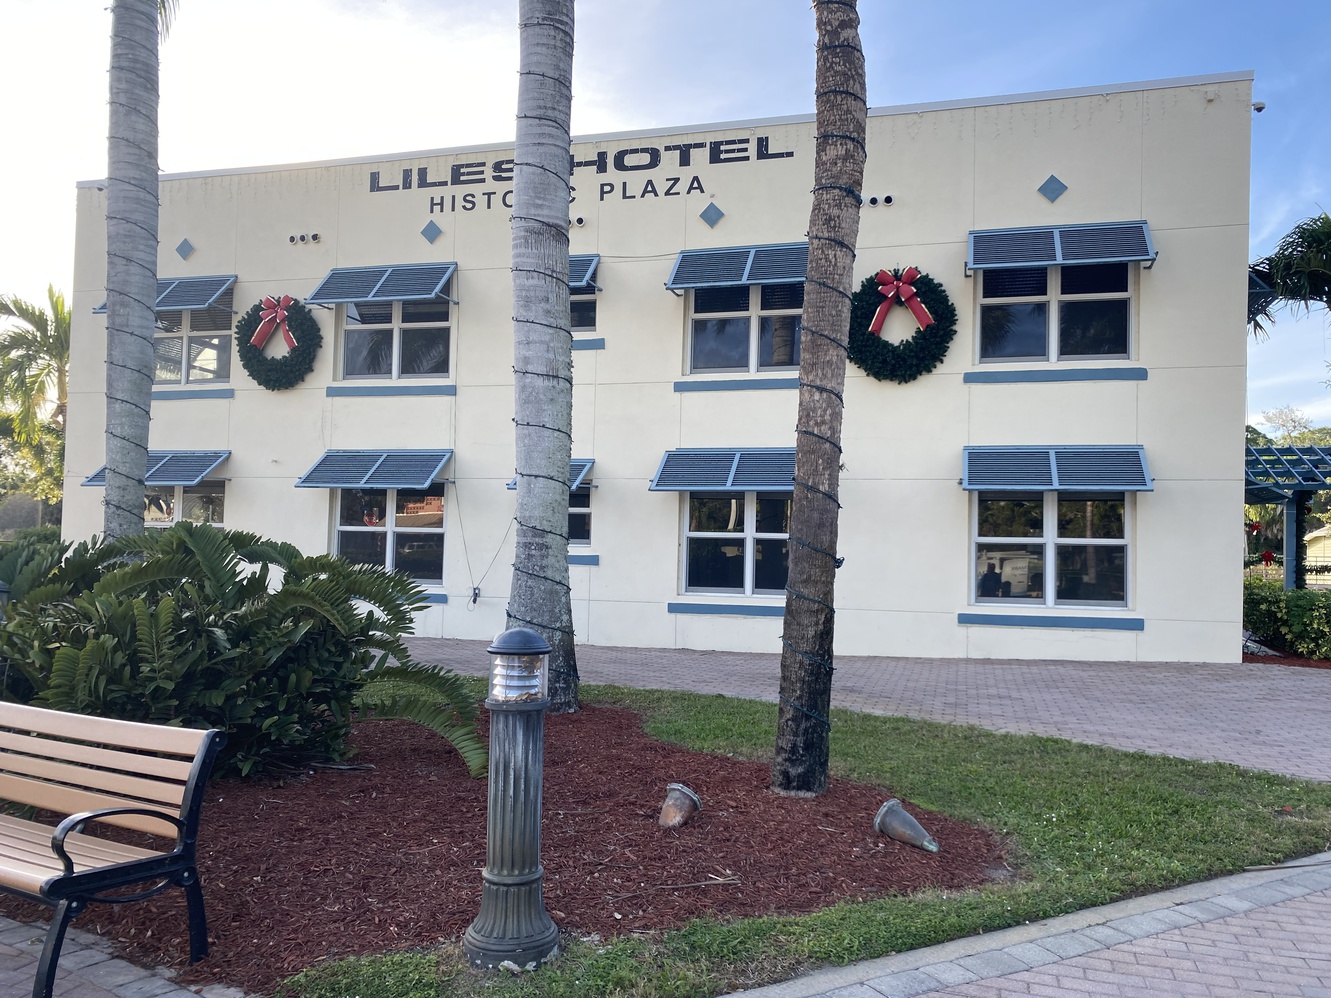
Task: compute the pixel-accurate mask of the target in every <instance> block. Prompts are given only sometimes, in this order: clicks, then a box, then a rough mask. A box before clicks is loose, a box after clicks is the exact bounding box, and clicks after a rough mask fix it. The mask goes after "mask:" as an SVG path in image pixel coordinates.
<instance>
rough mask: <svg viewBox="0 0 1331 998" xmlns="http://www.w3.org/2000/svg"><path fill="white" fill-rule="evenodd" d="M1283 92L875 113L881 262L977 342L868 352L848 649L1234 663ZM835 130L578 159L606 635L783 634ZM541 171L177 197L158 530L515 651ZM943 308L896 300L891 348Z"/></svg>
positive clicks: (600, 622)
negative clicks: (295, 311)
mask: <svg viewBox="0 0 1331 998" xmlns="http://www.w3.org/2000/svg"><path fill="white" fill-rule="evenodd" d="M1251 80H1252V76H1251V74H1250V73H1231V74H1220V75H1216V76H1210V77H1197V78H1188V79H1175V80H1161V81H1154V82H1147V83H1131V84H1121V85H1112V86H1105V87H1094V88H1084V89H1078V90H1068V91H1059V92H1051V93H1035V94H1022V95H1017V96H1008V97H993V98H976V99H971V100H959V101H948V102H939V103H932V104H925V105H914V106H905V107H886V108H876V109H873V110H871V111H870V117H869V122H868V165H867V170H866V176H865V189H864V194H865V204H864V209H863V215H862V223H861V229H860V237H859V248H858V262H857V265H856V280H857V282H858V281H859V280H861V279H863V278H864V277H868V276H870V275H873V274H875V273H877V272H879V271H882V270H887V271H893V270H896V271H898V272H900V271H904V270H906V269H907V268H911V267H914V268H916V269H918V270H919V271H920V272H922V273H923V274H925V275H927V276H928V277H930V278H932V280H933V281H935V282H937V285H938V286H939V287H940V288H941V292H937V291H936V292H935V293H934V294H933V296H932V299H933V301H934V302H935V304H937V302H938V301H939V298H938V295H939V294H942V295H945V296H946V299H947V300H949V301H950V302H951V304H952V305H953V306H954V307H955V310H956V320H955V322H954V323H951V324H950V325H951V326H952V327H953V329H954V332H955V335H954V336H953V338H952V341H951V343H950V345H949V346H948V348H947V351H946V354H945V356H943V358H942V361H941V363H938V364H937V365H936V366H934V367H933V368H932V369H931V370H928V372H927V373H920V374H919V376H918V377H914V378H913V379H912V380H909V381H907V382H905V383H897V382H895V381H887V380H877V379H875V378H873V377H869V376H868V375H867V374H866V372H865V371H864V370H863V369H861V367H859V366H856V365H851V367H850V368H849V372H848V376H847V384H846V392H845V401H846V408H845V426H844V447H845V456H844V470H843V472H842V478H841V482H842V488H841V502H842V504H843V510H842V514H841V541H840V544H841V551H840V553H841V554H842V555H843V556H844V557H845V563H844V565H843V566H842V567H841V569H840V570H839V572H838V576H837V588H836V602H837V635H836V640H837V648H838V651H839V653H841V654H877V655H910V656H938V657H976V658H985V657H1011V658H1029V659H1045V658H1068V659H1108V660H1125V661H1159V660H1196V661H1235V660H1237V659H1238V657H1239V653H1240V630H1241V623H1240V621H1241V607H1240V567H1241V557H1242V545H1241V541H1240V539H1239V530H1238V525H1239V524H1241V522H1242V521H1241V517H1242V502H1243V486H1244V479H1243V463H1242V454H1243V441H1244V435H1243V424H1244V376H1245V298H1244V296H1245V294H1246V287H1245V284H1244V280H1243V275H1244V272H1245V267H1246V264H1247V254H1248V161H1249V133H1250V113H1251ZM813 129H814V123H813V119H812V116H809V115H800V116H793V117H788V118H774V119H765V120H761V121H743V122H726V123H721V124H709V125H697V126H690V127H686V128H678V129H668V130H663V131H640V132H625V133H619V134H614V135H601V136H592V137H588V138H582V139H578V140H577V141H575V143H574V145H573V150H572V183H573V185H574V197H573V201H572V203H571V204H570V205H569V215H570V219H571V222H572V229H571V239H572V250H571V252H572V253H573V254H574V256H573V260H572V268H571V273H570V286H571V290H572V292H573V298H572V306H571V319H572V328H573V337H574V342H573V347H574V350H575V353H574V369H575V372H574V373H575V382H576V383H575V387H574V412H573V420H574V430H573V440H574V442H573V457H574V459H575V460H574V462H573V466H572V467H571V468H570V482H569V528H570V543H569V564H570V573H571V575H572V582H573V608H574V609H573V612H574V620H575V623H576V627H577V632H578V638H579V640H581V641H583V642H589V643H593V644H599V645H622V646H649V647H689V648H712V649H728V650H731V649H733V650H764V651H772V650H776V649H777V648H778V647H779V640H778V639H779V634H780V627H781V615H782V612H783V603H784V597H783V586H784V582H785V566H786V558H787V554H788V552H787V547H788V544H787V520H788V508H789V500H790V496H791V469H792V465H793V447H794V440H795V438H794V425H795V410H796V404H797V395H798V392H797V390H796V389H797V381H798V378H797V367H798V361H799V322H800V309H801V305H802V300H803V285H802V281H803V278H804V267H805V259H806V252H805V248H804V243H803V240H804V238H805V230H806V227H807V223H808V216H809V207H810V200H811V198H810V193H809V191H810V187H811V185H812V172H813ZM512 163H513V152H512V146H511V145H509V146H504V145H494V146H485V147H478V148H468V149H447V150H437V151H429V152H417V153H408V154H401V155H393V156H377V157H365V158H359V159H354V160H339V161H332V162H321V163H307V164H299V165H292V166H268V167H247V168H240V169H226V170H216V171H205V172H198V173H189V174H179V175H166V176H163V177H162V178H161V202H162V210H161V223H160V234H161V254H160V258H159V298H158V303H157V308H158V320H159V328H158V332H157V350H156V357H157V385H156V387H155V388H154V391H153V403H152V431H151V444H150V446H151V450H152V455H151V459H150V461H149V469H150V470H149V473H148V496H147V501H146V503H145V516H146V518H147V520H148V522H149V523H150V524H160V523H169V522H172V521H174V520H179V519H191V520H198V521H204V522H213V523H219V524H224V525H226V526H229V527H243V528H245V529H249V530H254V531H258V532H260V533H263V534H266V535H269V536H273V537H277V538H281V539H283V540H286V541H290V542H292V543H293V544H296V545H297V546H299V547H300V548H302V549H303V550H306V551H310V552H321V551H334V552H340V553H342V554H344V555H346V556H347V557H349V558H351V559H353V560H356V561H361V562H373V563H377V564H384V565H388V566H390V567H393V568H396V569H399V570H401V571H405V572H409V573H410V574H411V575H412V576H413V577H415V578H417V579H418V580H420V582H421V583H422V584H423V585H425V586H426V587H427V589H428V592H429V593H430V601H431V604H432V605H431V606H430V607H429V608H428V610H426V611H425V612H424V613H423V614H422V615H421V618H420V620H419V631H420V633H423V634H430V635H446V636H456V637H468V638H489V637H491V636H493V635H494V633H495V632H497V631H498V630H500V629H501V628H502V627H503V625H504V605H505V602H506V599H507V595H508V589H509V573H510V563H511V560H512V549H513V536H512V529H511V527H512V517H513V505H514V495H515V493H514V492H513V491H512V490H511V489H510V488H509V487H508V486H509V483H510V482H511V480H512V479H513V475H514V458H513V429H512V413H513V379H512V365H513V340H512V321H511V315H512V307H511V299H512V294H511V275H510V269H509V268H510V233H509V209H510V207H511V204H512V191H513V183H512V180H513V168H512ZM78 204H79V211H78V233H77V238H78V249H77V262H76V274H75V293H74V299H73V309H74V324H73V334H72V335H73V349H72V351H71V352H72V362H71V376H70V392H69V416H68V419H69V428H70V429H69V440H68V445H67V457H66V499H65V511H64V530H65V534H66V536H67V537H70V538H83V537H87V536H89V535H91V534H93V533H95V532H97V531H99V530H100V528H101V519H102V509H101V498H102V491H103V490H102V488H101V486H100V484H99V483H100V481H101V479H100V477H99V472H100V470H101V468H102V465H103V464H104V460H105V458H104V444H103V426H104V419H105V399H104V380H105V379H104V364H105V343H106V341H105V324H104V317H103V316H102V315H101V314H99V312H98V306H99V305H100V304H101V303H102V302H103V301H104V300H105V279H104V275H105V223H104V215H105V195H104V193H102V191H101V189H100V186H99V185H98V184H97V183H93V182H90V183H85V184H81V185H80V187H79V191H78ZM869 293H872V289H871V290H870V292H869ZM283 295H289V296H291V297H292V298H293V299H295V300H297V301H299V302H302V303H304V304H305V305H306V307H308V308H309V309H310V311H311V313H312V314H313V316H314V318H315V320H316V322H317V327H318V331H319V333H320V335H321V337H322V343H321V345H320V346H319V348H318V350H317V352H316V353H315V355H314V357H313V368H312V370H310V371H309V373H308V374H307V375H306V376H305V377H304V378H303V380H301V381H300V382H299V383H298V384H296V385H295V386H294V387H289V388H283V389H280V390H269V389H268V388H265V387H263V386H262V385H260V384H259V383H257V382H256V381H255V380H254V379H253V378H252V377H251V376H250V375H249V374H247V373H246V371H245V370H244V369H243V368H242V366H241V364H240V362H239V359H238V350H239V346H240V344H239V343H238V342H237V341H238V339H239V335H238V334H237V331H236V324H237V321H238V319H240V318H241V317H242V316H243V315H245V314H246V313H247V312H248V311H249V310H250V309H251V307H252V306H254V305H255V304H256V303H259V302H260V301H261V300H262V299H263V298H265V297H272V298H274V299H280V297H281V296H283ZM938 325H939V324H937V323H935V324H934V326H933V327H929V328H927V329H926V330H925V331H924V332H919V331H917V323H916V321H915V320H914V318H913V317H912V314H911V312H910V311H908V310H907V309H906V308H901V307H896V308H893V309H891V310H890V313H889V315H888V318H887V322H886V325H885V326H884V328H883V330H882V333H881V335H882V337H883V338H884V339H885V340H886V341H887V342H888V343H900V342H904V341H906V340H910V339H912V337H925V338H928V337H929V336H933V335H937V334H938V333H939V332H940V329H939V328H938ZM248 328H249V327H246V331H247V332H248ZM246 338H247V340H248V339H249V337H248V336H247V337H246ZM288 349H289V347H288V345H287V343H286V342H284V337H283V336H282V335H280V334H279V335H272V336H270V337H269V338H268V339H267V341H266V342H265V343H264V346H263V350H264V356H265V357H266V358H268V359H269V360H273V361H275V360H279V359H280V358H281V357H282V356H283V355H284V354H285V353H286V352H287V351H288ZM915 373H918V372H915Z"/></svg>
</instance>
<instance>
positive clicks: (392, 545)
mask: <svg viewBox="0 0 1331 998" xmlns="http://www.w3.org/2000/svg"><path fill="white" fill-rule="evenodd" d="M337 509H338V516H337V553H338V554H340V555H341V556H342V557H343V558H346V559H347V561H349V562H351V563H352V564H355V565H377V566H379V567H380V568H388V569H393V570H396V571H398V572H402V573H403V574H405V575H408V576H410V577H411V578H413V579H415V580H416V581H417V582H424V583H430V584H435V585H439V584H442V583H443V581H444V483H442V482H436V483H434V484H432V485H430V486H428V487H427V488H424V489H340V490H338V495H337Z"/></svg>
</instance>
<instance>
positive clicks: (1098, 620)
mask: <svg viewBox="0 0 1331 998" xmlns="http://www.w3.org/2000/svg"><path fill="white" fill-rule="evenodd" d="M957 623H958V624H979V625H982V626H988V627H1063V628H1072V629H1075V630H1083V631H1144V630H1146V621H1145V620H1144V619H1143V618H1141V617H1071V616H1069V617H1061V616H1057V615H1055V614H1040V613H959V614H957Z"/></svg>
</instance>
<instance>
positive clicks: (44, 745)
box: [0, 729, 194, 784]
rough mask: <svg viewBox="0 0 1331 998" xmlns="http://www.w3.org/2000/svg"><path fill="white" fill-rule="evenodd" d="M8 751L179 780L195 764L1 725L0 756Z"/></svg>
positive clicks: (185, 776) (182, 780) (186, 777)
mask: <svg viewBox="0 0 1331 998" xmlns="http://www.w3.org/2000/svg"><path fill="white" fill-rule="evenodd" d="M5 752H26V753H28V754H30V755H40V756H45V757H49V758H51V759H63V760H65V761H66V762H76V763H80V764H82V765H85V766H98V767H100V768H102V769H118V770H120V771H121V772H125V773H135V774H137V775H140V776H148V777H156V778H157V779H160V780H174V781H176V782H177V783H180V784H184V782H185V781H186V780H188V779H189V774H190V771H191V770H193V768H194V763H193V760H185V759H176V758H172V757H167V756H161V755H144V754H142V753H139V752H122V751H120V750H118V749H104V748H101V747H99V746H97V745H84V744H82V743H81V742H65V741H60V740H58V739H55V738H37V737H35V736H33V735H20V734H18V733H16V732H13V731H5V730H3V729H0V759H3V754H4V753H5ZM0 765H3V763H0Z"/></svg>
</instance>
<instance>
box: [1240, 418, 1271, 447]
mask: <svg viewBox="0 0 1331 998" xmlns="http://www.w3.org/2000/svg"><path fill="white" fill-rule="evenodd" d="M1243 433H1244V436H1245V437H1246V439H1247V443H1248V446H1249V447H1270V446H1272V445H1273V444H1274V443H1275V441H1274V440H1272V439H1271V438H1270V437H1268V436H1267V435H1266V434H1265V433H1263V432H1262V431H1261V430H1259V429H1257V427H1255V426H1253V425H1252V424H1251V423H1250V424H1248V425H1247V426H1245V427H1244V428H1243Z"/></svg>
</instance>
